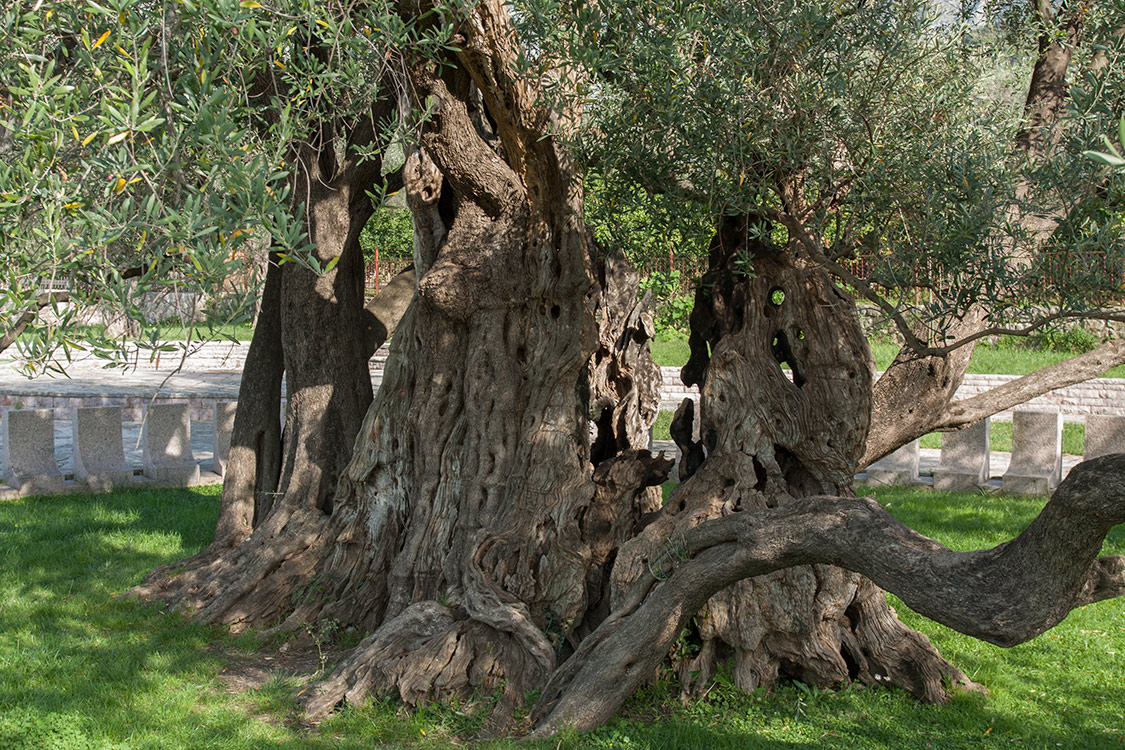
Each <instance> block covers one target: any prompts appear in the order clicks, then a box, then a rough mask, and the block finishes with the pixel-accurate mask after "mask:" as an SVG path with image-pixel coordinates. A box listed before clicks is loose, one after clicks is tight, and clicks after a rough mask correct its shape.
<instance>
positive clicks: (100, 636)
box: [0, 487, 1125, 750]
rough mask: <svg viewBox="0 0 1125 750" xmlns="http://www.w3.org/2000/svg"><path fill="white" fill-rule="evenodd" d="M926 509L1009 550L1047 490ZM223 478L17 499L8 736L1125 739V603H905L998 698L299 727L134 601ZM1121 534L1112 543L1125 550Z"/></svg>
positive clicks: (822, 694)
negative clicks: (1028, 636)
mask: <svg viewBox="0 0 1125 750" xmlns="http://www.w3.org/2000/svg"><path fill="white" fill-rule="evenodd" d="M876 493H877V496H878V497H879V499H880V501H881V502H883V503H884V504H888V505H889V508H890V510H891V511H892V512H894V513H896V514H898V515H899V517H901V518H902V519H903V520H905V521H906V522H907V523H909V524H911V525H914V526H916V527H917V528H919V529H921V530H923V531H924V533H927V534H929V535H931V536H934V537H936V538H937V539H939V540H941V541H943V542H945V543H946V544H949V545H950V546H953V547H957V548H962V549H967V548H972V547H977V546H987V545H993V544H996V543H998V542H1000V541H1002V540H1003V539H1006V538H1007V537H1008V536H1010V535H1012V534H1015V533H1017V532H1018V531H1019V529H1020V528H1021V527H1022V526H1023V525H1025V524H1026V523H1027V522H1028V520H1029V519H1030V518H1031V517H1032V516H1033V515H1034V514H1035V513H1036V512H1037V511H1038V508H1039V503H1037V502H1036V501H1034V500H1022V499H1017V498H1004V499H997V498H986V497H982V496H978V495H949V494H942V493H934V492H932V491H925V492H919V491H916V490H904V489H885V490H877V491H876ZM217 494H218V488H217V487H212V488H201V489H193V490H159V491H151V490H133V491H122V492H116V493H113V494H109V495H100V496H92V495H70V496H64V497H58V498H46V499H44V498H39V499H21V500H16V501H10V502H5V503H3V504H0V550H2V551H0V555H2V559H3V564H2V565H0V748H29V749H30V748H37V749H38V748H51V749H59V750H70V749H71V748H145V749H149V748H154V749H155V748H177V749H178V748H212V747H213V748H223V749H224V750H227V749H232V750H233V749H238V748H255V749H257V748H278V749H280V748H286V749H288V748H292V749H294V750H296V749H297V748H352V747H354V748H361V747H362V748H371V747H410V748H414V747H419V748H440V747H453V746H462V747H463V746H468V745H473V746H481V747H489V748H501V747H502V748H532V749H534V750H539V749H540V748H542V749H543V750H546V749H547V748H552V749H554V748H573V749H575V750H577V749H578V748H614V749H615V750H616V749H617V748H759V747H760V748H810V749H811V748H819V747H826V748H846V749H847V750H854V749H855V748H928V747H933V748H982V747H983V748H1009V747H1019V748H1057V747H1060V746H1061V747H1067V748H1120V747H1122V730H1123V729H1125V607H1123V606H1122V604H1121V602H1120V601H1118V602H1103V603H1100V604H1097V605H1092V606H1089V607H1084V608H1082V609H1081V610H1079V611H1077V612H1075V613H1073V614H1072V615H1071V616H1070V617H1069V618H1068V619H1067V620H1066V621H1065V622H1064V623H1062V625H1060V626H1059V627H1057V628H1055V629H1054V630H1053V631H1051V632H1050V633H1048V634H1045V635H1044V636H1042V637H1040V638H1038V639H1037V640H1035V641H1033V642H1032V643H1029V644H1025V645H1023V646H1018V647H1016V648H1014V649H1010V650H1003V649H999V648H995V647H993V646H989V645H986V644H982V643H979V642H977V641H973V640H972V639H969V638H965V637H963V636H960V635H957V634H955V633H953V632H951V631H949V630H947V629H945V628H943V627H940V626H937V625H934V624H932V623H930V622H928V621H926V620H923V619H922V618H920V617H917V616H915V615H913V614H912V613H910V612H909V611H908V610H906V608H905V607H899V611H900V612H901V613H902V614H903V616H904V617H905V618H906V619H907V621H908V622H910V624H912V625H913V626H915V627H917V628H919V629H921V630H922V631H923V632H925V633H926V634H928V635H929V637H930V638H931V639H932V640H933V642H934V643H935V645H936V646H937V647H938V648H939V649H940V650H941V651H942V652H943V653H944V654H946V655H947V656H948V657H950V658H952V659H953V660H954V661H955V662H956V663H957V664H959V665H960V666H961V667H962V668H963V669H965V670H966V671H967V672H968V673H969V675H970V676H971V677H972V678H974V679H976V680H978V681H980V682H983V683H984V684H986V685H987V686H988V688H989V690H990V695H989V696H987V697H984V696H979V695H961V696H957V697H956V698H955V699H954V700H953V701H952V702H951V703H950V704H949V705H948V706H944V707H939V706H922V705H918V704H917V703H915V702H914V701H913V700H911V699H910V698H908V697H907V696H905V695H903V694H901V693H899V692H896V691H890V690H881V689H855V688H851V689H846V690H843V691H841V692H838V693H837V692H829V691H823V690H811V689H809V688H806V687H804V686H802V685H798V684H792V683H789V684H784V685H781V686H779V687H777V688H776V689H774V690H772V691H769V692H760V693H757V694H755V695H752V696H742V695H740V694H738V693H737V692H736V691H734V690H733V689H732V688H731V687H730V684H729V679H728V678H726V677H722V676H721V677H720V679H719V680H718V682H717V684H716V686H715V687H714V689H713V690H712V691H711V692H710V693H709V694H708V695H707V697H706V698H705V699H704V700H701V701H698V702H695V703H692V704H690V705H687V706H684V705H682V704H681V703H680V702H679V700H678V697H677V691H676V689H675V687H674V685H671V684H669V683H666V682H662V683H660V684H657V685H655V686H653V687H651V688H649V689H648V690H647V691H646V692H645V693H644V694H643V695H640V696H637V697H636V698H634V699H633V700H632V701H631V702H630V704H629V706H628V708H627V710H626V712H625V713H624V715H623V716H622V718H621V719H619V720H618V721H616V722H615V723H613V724H612V725H610V726H608V727H605V728H602V729H600V730H598V731H596V732H592V733H588V734H571V735H567V736H563V737H560V738H555V739H553V740H551V741H547V742H535V743H532V742H516V741H510V740H506V741H491V742H484V741H480V740H479V739H478V737H477V733H478V732H479V731H480V727H481V724H482V719H483V713H482V711H481V710H480V709H479V704H472V703H471V704H468V705H459V706H448V705H447V706H439V707H430V708H427V709H425V710H423V711H421V712H417V713H410V712H407V711H405V710H403V709H402V708H401V707H399V706H397V705H396V704H395V703H394V702H393V701H384V702H376V703H373V704H371V705H369V706H367V707H364V708H360V709H346V710H344V711H341V712H340V713H339V714H337V715H336V716H334V717H333V718H332V719H331V720H330V721H328V722H326V723H325V724H323V725H321V726H320V727H319V728H317V729H308V728H302V727H301V726H300V725H299V724H297V723H296V722H295V721H294V706H295V703H294V700H293V696H294V695H295V694H296V692H297V691H298V690H299V689H300V688H299V686H298V685H297V683H295V682H294V681H292V680H287V679H276V680H274V681H272V682H270V683H268V684H267V685H266V686H265V687H263V688H260V689H257V690H254V691H251V692H248V693H236V694H232V693H230V692H229V691H228V690H227V689H225V688H224V687H223V685H222V683H221V682H220V681H219V677H220V673H221V672H222V670H223V669H224V668H225V667H227V666H229V661H228V659H227V658H225V657H224V656H223V654H224V653H231V652H233V651H236V650H242V651H245V650H248V649H253V648H257V647H259V646H260V643H259V641H258V639H256V638H254V637H252V636H243V637H241V638H233V637H230V636H227V635H224V634H223V633H222V631H219V630H216V629H212V628H206V627H200V626H197V625H194V624H192V623H190V622H189V621H185V620H184V619H183V618H182V617H181V616H180V615H178V614H175V613H171V614H166V613H163V612H161V611H160V610H159V609H158V608H156V607H153V606H150V605H146V604H143V603H140V602H137V601H133V600H130V599H122V598H117V595H118V594H120V593H121V592H123V591H125V590H126V589H128V587H129V586H131V585H133V584H135V583H136V582H138V581H139V580H140V578H141V576H142V575H143V573H144V572H145V571H146V570H148V569H150V568H152V567H153V566H155V565H157V564H160V563H162V562H165V561H170V560H175V559H178V558H180V557H182V556H184V555H186V554H189V553H191V552H194V551H196V550H199V549H201V548H202V547H203V546H204V544H205V543H206V541H207V540H208V538H209V537H210V534H211V531H212V528H213V525H214V521H215V515H216V512H217V506H218V497H217ZM1123 531H1125V530H1123V529H1121V528H1119V529H1117V530H1116V531H1115V533H1114V534H1113V535H1112V537H1111V539H1110V540H1109V542H1108V543H1107V552H1113V553H1122V552H1125V533H1122V532H1123Z"/></svg>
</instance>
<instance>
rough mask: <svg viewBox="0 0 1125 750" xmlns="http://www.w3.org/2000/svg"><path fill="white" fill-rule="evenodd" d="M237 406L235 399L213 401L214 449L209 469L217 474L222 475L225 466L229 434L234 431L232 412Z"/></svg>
mask: <svg viewBox="0 0 1125 750" xmlns="http://www.w3.org/2000/svg"><path fill="white" fill-rule="evenodd" d="M237 406H238V402H237V401H216V402H215V407H214V408H215V422H214V426H215V450H214V453H213V454H212V459H211V471H213V472H215V473H216V474H218V475H219V476H223V472H224V471H226V468H227V457H228V456H229V455H230V436H231V433H232V432H234V412H235V408H236V407H237Z"/></svg>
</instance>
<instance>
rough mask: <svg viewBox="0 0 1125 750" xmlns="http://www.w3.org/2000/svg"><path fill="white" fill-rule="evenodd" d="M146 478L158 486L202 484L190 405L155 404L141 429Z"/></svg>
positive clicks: (146, 415) (146, 414) (146, 410)
mask: <svg viewBox="0 0 1125 750" xmlns="http://www.w3.org/2000/svg"><path fill="white" fill-rule="evenodd" d="M141 444H142V450H143V454H142V464H143V466H144V475H145V476H146V477H148V478H150V479H152V480H153V481H155V482H156V483H158V484H164V485H177V486H191V485H194V484H198V483H199V464H197V463H196V462H195V456H194V455H193V454H192V451H191V412H190V410H189V407H188V405H187V404H153V405H152V406H150V407H148V408H147V409H145V416H144V424H143V426H142V428H141Z"/></svg>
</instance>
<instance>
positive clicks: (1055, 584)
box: [532, 454, 1125, 735]
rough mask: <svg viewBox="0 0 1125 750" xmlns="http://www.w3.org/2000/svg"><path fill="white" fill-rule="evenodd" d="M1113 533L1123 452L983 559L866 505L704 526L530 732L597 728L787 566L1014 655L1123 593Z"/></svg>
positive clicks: (548, 700) (568, 668)
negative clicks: (710, 613) (738, 587)
mask: <svg viewBox="0 0 1125 750" xmlns="http://www.w3.org/2000/svg"><path fill="white" fill-rule="evenodd" d="M1122 522H1125V454H1116V455H1112V456H1105V457H1102V458H1098V459H1094V460H1092V461H1086V462H1085V463H1082V464H1080V465H1079V466H1077V467H1075V468H1074V469H1073V470H1072V471H1071V472H1070V475H1069V476H1068V477H1067V479H1066V480H1065V481H1064V482H1063V483H1062V484H1061V485H1060V486H1059V488H1058V490H1057V491H1056V492H1055V495H1054V497H1053V498H1052V499H1051V501H1050V502H1049V503H1047V506H1046V507H1045V508H1044V509H1043V511H1042V513H1040V514H1039V517H1038V518H1036V520H1035V521H1034V522H1032V524H1031V525H1030V526H1029V527H1028V528H1027V529H1026V530H1025V531H1024V532H1023V533H1022V534H1020V535H1019V536H1018V537H1016V538H1015V539H1013V540H1012V541H1010V542H1006V543H1004V544H1001V545H1000V546H998V547H995V548H993V549H989V550H978V551H975V552H955V551H953V550H950V549H948V548H946V547H944V546H943V545H941V544H939V543H938V542H935V541H934V540H932V539H928V538H926V537H924V536H922V535H921V534H918V533H917V532H915V531H914V530H913V529H910V528H909V527H907V526H906V525H904V524H903V523H901V522H900V521H898V520H897V519H896V518H894V517H893V516H891V515H890V514H889V513H887V512H886V511H885V510H884V509H883V508H882V506H880V505H879V503H878V502H876V501H875V500H872V499H870V498H860V499H856V498H843V497H823V496H821V497H808V498H802V499H800V500H796V501H793V502H791V503H787V504H785V505H783V506H781V507H776V508H763V509H760V510H755V511H744V512H739V513H734V514H731V515H729V516H725V517H722V518H718V519H715V520H713V521H707V522H705V523H703V524H702V525H700V526H698V527H696V528H694V529H692V530H691V531H689V532H687V533H686V534H685V535H683V537H681V538H679V539H673V540H670V542H669V544H668V546H667V547H666V548H665V549H664V551H663V553H662V554H661V555H660V556H658V558H657V559H654V560H651V561H650V562H649V565H648V572H647V573H646V574H645V575H644V576H642V578H641V579H640V580H639V581H638V582H637V583H636V584H635V588H634V589H633V590H632V591H631V592H630V595H629V596H628V597H627V599H626V601H625V602H624V604H623V605H622V606H621V607H619V608H618V609H617V611H615V612H614V613H613V614H612V615H611V616H610V617H609V618H607V619H606V621H605V622H604V623H603V624H602V626H601V627H599V628H598V629H597V630H596V631H595V632H594V633H593V634H592V635H591V636H590V637H589V638H588V639H586V640H585V641H584V642H583V643H582V645H581V646H580V647H579V649H578V650H577V652H575V654H574V656H572V657H571V659H569V660H568V661H567V662H566V663H565V664H563V665H562V666H561V667H560V668H559V669H558V670H557V671H556V672H555V674H554V676H553V677H552V678H551V681H550V682H549V683H548V685H547V687H546V688H545V689H544V690H543V694H542V698H541V700H540V703H539V705H538V706H537V707H536V709H535V712H534V713H533V715H532V721H533V723H534V726H535V733H536V734H538V735H545V734H551V733H554V732H556V731H558V730H560V729H562V728H564V727H567V726H573V727H576V728H578V729H589V728H592V727H595V726H598V725H599V724H601V723H603V722H605V721H606V720H608V719H609V718H610V717H611V716H613V714H614V713H616V711H617V710H618V709H619V708H620V707H621V705H622V703H623V702H624V701H625V699H627V698H628V697H629V696H630V695H631V694H632V693H633V692H634V691H635V690H636V689H637V688H638V687H640V686H641V684H643V683H644V681H645V680H647V679H649V678H650V677H651V675H652V674H653V672H654V671H655V670H656V668H657V667H658V666H659V664H660V662H661V660H662V659H663V658H664V657H665V656H666V654H667V653H668V650H669V649H670V648H671V646H672V644H673V643H674V642H675V640H676V639H677V638H678V637H679V635H680V633H681V632H682V630H683V628H684V627H685V626H686V625H687V623H688V621H689V620H690V619H691V618H692V617H693V616H695V614H696V613H697V612H698V611H699V609H700V607H702V606H703V604H704V603H705V602H706V601H707V600H708V599H709V598H710V597H711V596H712V595H714V594H715V593H716V592H718V591H720V590H721V589H723V588H726V587H727V586H729V585H731V584H733V583H734V582H736V581H739V580H741V579H743V578H749V577H754V576H760V575H763V574H766V573H769V572H772V571H775V570H780V569H783V568H788V567H793V566H796V565H807V564H815V563H827V564H831V565H837V566H840V567H843V568H846V569H848V570H853V571H857V572H860V573H863V574H864V575H866V576H868V577H869V578H871V579H872V580H873V581H874V582H875V583H876V584H878V585H879V586H880V587H882V588H884V589H886V590H888V591H891V592H893V593H894V594H896V595H898V596H899V597H900V598H901V599H902V600H903V601H905V602H906V603H907V604H908V605H909V606H910V607H911V608H912V609H914V610H915V611H917V612H920V613H921V614H924V615H926V616H927V617H930V618H931V619H933V620H936V621H937V622H940V623H942V624H944V625H947V626H949V627H951V628H953V629H954V630H957V631H958V632H961V633H964V634H966V635H971V636H973V637H975V638H979V639H981V640H985V641H988V642H989V643H994V644H996V645H999V646H1005V647H1007V646H1014V645H1016V644H1019V643H1023V642H1025V641H1027V640H1030V639H1031V638H1034V637H1035V636H1037V635H1039V634H1040V633H1042V632H1044V631H1045V630H1047V629H1049V628H1051V627H1053V626H1054V625H1056V624H1057V623H1058V622H1060V621H1061V620H1062V619H1063V618H1064V617H1066V615H1067V613H1069V612H1070V611H1071V610H1073V609H1074V608H1076V607H1080V606H1082V605H1084V604H1089V603H1091V602H1096V601H1100V600H1102V599H1106V598H1110V597H1114V596H1119V595H1120V594H1122V593H1123V592H1125V557H1121V556H1115V557H1107V558H1101V559H1098V558H1097V555H1098V553H1099V552H1100V550H1101V546H1102V541H1103V539H1104V538H1105V535H1106V533H1107V532H1108V531H1109V530H1110V529H1111V528H1112V527H1113V526H1115V525H1117V524H1120V523H1122Z"/></svg>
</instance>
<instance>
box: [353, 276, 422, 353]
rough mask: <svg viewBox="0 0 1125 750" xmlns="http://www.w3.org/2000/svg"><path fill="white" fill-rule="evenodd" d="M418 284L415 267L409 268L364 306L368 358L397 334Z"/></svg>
mask: <svg viewBox="0 0 1125 750" xmlns="http://www.w3.org/2000/svg"><path fill="white" fill-rule="evenodd" d="M417 282H418V276H417V274H415V273H414V266H413V265H410V266H407V267H406V268H404V269H403V270H402V271H400V272H399V273H398V275H396V276H395V277H394V278H393V279H391V281H390V283H388V284H387V285H386V286H384V287H383V288H382V289H380V290H379V293H378V294H376V295H375V297H374V298H373V299H372V300H371V301H370V302H368V303H367V304H366V305H365V306H364V308H363V318H364V322H365V323H366V326H367V330H366V334H367V336H368V344H367V348H368V355H367V356H368V357H370V356H371V355H372V354H374V353H375V350H376V349H378V348H379V347H380V346H382V345H383V344H384V343H386V341H387V339H389V338H390V337H391V334H393V333H394V332H395V327H397V326H398V322H399V321H400V320H402V316H403V314H404V313H405V312H406V308H407V307H409V306H410V301H411V300H412V299H414V289H415V287H416V286H417Z"/></svg>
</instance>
